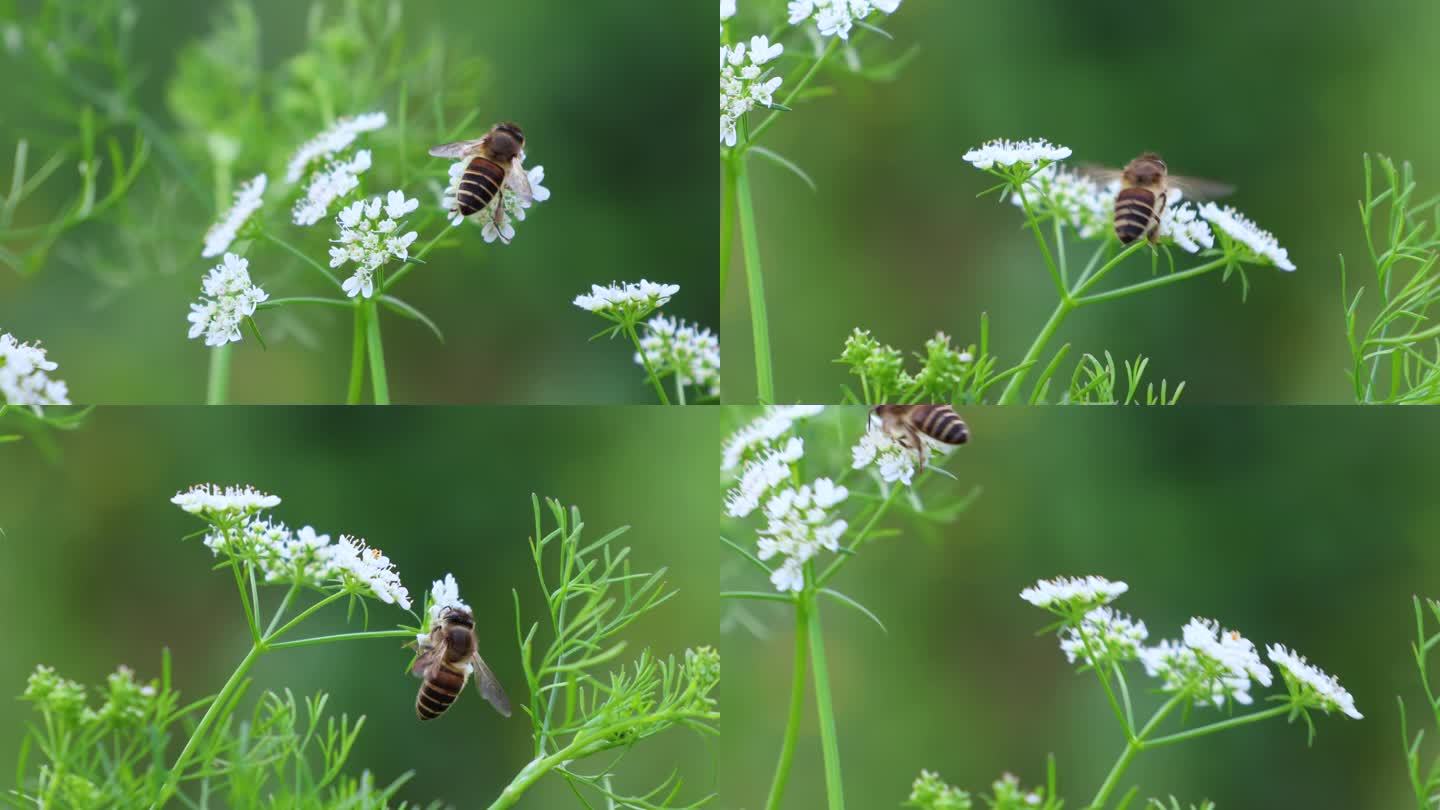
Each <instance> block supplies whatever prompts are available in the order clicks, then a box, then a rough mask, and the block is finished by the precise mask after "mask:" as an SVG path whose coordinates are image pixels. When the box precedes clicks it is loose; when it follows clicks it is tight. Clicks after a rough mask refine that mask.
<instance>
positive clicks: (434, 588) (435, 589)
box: [430, 574, 473, 627]
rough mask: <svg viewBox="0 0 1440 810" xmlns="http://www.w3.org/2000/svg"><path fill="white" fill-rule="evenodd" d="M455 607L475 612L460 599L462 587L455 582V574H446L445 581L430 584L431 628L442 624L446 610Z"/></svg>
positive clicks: (438, 580) (440, 580)
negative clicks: (441, 618) (441, 616)
mask: <svg viewBox="0 0 1440 810" xmlns="http://www.w3.org/2000/svg"><path fill="white" fill-rule="evenodd" d="M447 607H453V608H458V609H460V610H463V611H466V612H467V613H469V612H473V611H471V610H470V606H469V605H467V604H465V603H464V602H463V601H461V599H460V586H459V585H458V584H456V582H455V575H454V574H446V575H445V578H444V579H437V580H435V581H434V582H432V583H431V584H430V626H431V627H434V626H435V625H436V624H438V623H439V622H440V615H441V614H442V613H444V612H445V608H447Z"/></svg>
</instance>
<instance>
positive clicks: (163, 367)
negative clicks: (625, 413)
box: [0, 0, 719, 404]
mask: <svg viewBox="0 0 1440 810" xmlns="http://www.w3.org/2000/svg"><path fill="white" fill-rule="evenodd" d="M235 8H238V9H239V11H234V9H235ZM127 9H128V11H127ZM127 13H128V14H133V15H134V20H135V22H134V27H133V31H132V37H133V44H132V45H131V46H130V48H129V53H128V55H123V56H114V55H113V53H112V51H111V50H110V49H108V48H107V47H105V45H104V43H105V42H107V41H109V40H108V37H109V34H107V33H106V32H107V31H110V30H112V29H117V30H118V27H119V26H118V23H117V22H116V21H117V20H120V19H123V18H124V15H126V14H127ZM313 15H318V16H313ZM312 16H313V19H314V20H316V21H317V22H315V23H314V25H313V27H312V23H311V20H312ZM711 25H714V10H713V9H712V8H709V7H708V6H699V5H697V6H693V7H692V6H691V5H689V4H664V6H663V8H661V7H657V6H656V5H655V4H654V3H651V2H645V0H618V2H607V3H574V2H567V1H566V0H528V2H519V3H509V4H504V5H495V4H482V5H477V4H475V3H473V2H465V1H463V0H416V1H415V2H405V3H403V4H401V3H399V2H394V3H392V2H385V1H384V0H381V1H379V2H372V0H316V2H313V3H312V2H304V3H297V2H290V0H253V2H250V1H249V0H241V2H239V3H238V4H235V3H229V2H221V1H220V0H205V1H204V2H192V0H168V1H167V0H159V1H157V2H148V1H147V2H138V0H84V2H82V1H81V0H46V2H44V3H38V2H24V1H23V0H18V1H17V0H0V29H4V30H7V31H8V30H10V28H11V26H18V27H19V30H21V31H23V32H24V33H25V37H22V38H19V39H16V40H15V41H16V42H18V43H19V44H18V47H16V48H14V49H11V48H8V47H6V48H0V72H3V74H4V75H6V76H7V77H9V78H10V79H11V80H10V81H8V82H6V83H5V86H4V87H3V88H0V109H3V110H4V115H3V116H0V178H4V180H3V183H4V186H3V187H4V188H6V189H7V190H8V188H9V177H10V174H11V168H12V167H11V163H12V159H13V155H14V153H15V144H16V141H17V139H20V138H26V139H28V141H29V147H30V155H29V168H30V172H31V173H33V172H34V171H35V170H36V169H38V168H39V167H40V165H41V164H42V163H43V162H44V161H45V160H48V159H49V158H50V157H51V156H52V155H54V154H62V155H64V156H65V163H64V164H63V166H62V167H61V168H60V169H59V170H58V171H57V173H56V174H55V175H54V176H52V178H51V179H50V180H49V181H48V182H47V183H46V184H45V185H44V186H42V187H41V189H40V192H39V193H38V194H37V195H36V196H34V197H31V198H29V199H27V200H26V201H25V202H24V203H23V204H22V205H21V206H20V208H19V210H18V212H17V214H16V221H15V225H16V226H31V225H36V224H43V223H45V222H48V221H50V220H51V219H53V218H55V217H56V216H58V215H59V214H60V213H61V211H62V210H63V207H64V206H67V205H69V204H70V203H71V202H72V201H73V200H74V199H75V197H76V196H77V195H78V194H79V182H78V180H77V179H76V178H77V177H78V175H77V173H76V170H75V164H76V162H77V161H78V159H79V152H78V144H77V133H78V131H79V121H80V117H81V115H82V110H83V109H84V108H85V107H86V106H87V104H88V105H89V106H91V107H93V108H94V109H96V110H97V111H98V114H97V124H98V126H99V127H100V130H101V133H102V137H109V136H111V135H113V136H115V137H117V138H118V139H119V142H120V144H121V145H122V148H123V149H125V150H127V151H128V149H129V146H130V144H131V143H132V142H133V140H134V138H135V133H136V126H134V125H133V121H134V114H133V113H132V112H131V107H132V106H133V107H134V108H136V109H138V110H139V112H140V114H143V115H144V116H146V121H145V124H144V125H143V126H142V128H143V129H146V131H148V132H151V133H152V134H154V133H159V135H160V137H161V138H163V139H164V142H163V143H162V142H159V141H156V142H155V146H154V151H153V153H152V155H151V158H150V163H149V165H147V166H146V167H145V169H144V170H143V173H142V175H141V178H140V180H139V181H138V183H137V186H136V187H135V188H134V189H132V190H131V191H130V193H129V195H128V196H127V197H126V198H125V200H124V201H122V203H121V204H120V205H119V206H117V207H116V208H113V209H111V210H110V211H108V212H106V214H105V215H104V216H103V217H101V218H99V219H98V220H96V221H92V222H87V223H85V224H83V225H81V226H80V227H78V228H77V229H75V230H72V231H70V232H68V233H67V234H65V236H64V237H63V238H62V239H61V240H60V241H59V243H58V244H57V245H55V246H54V248H53V250H51V251H50V253H49V255H48V257H47V258H46V260H45V261H44V262H43V264H42V265H41V266H40V269H39V271H38V273H36V274H34V275H33V276H32V277H22V276H21V275H20V274H19V273H17V272H15V271H13V270H11V269H9V268H7V267H5V266H3V265H0V326H3V328H4V329H5V330H6V331H10V332H13V333H15V334H16V335H18V336H20V337H21V338H22V339H24V340H41V341H44V343H45V345H46V347H47V348H48V349H49V350H50V356H51V359H53V360H56V361H58V362H59V363H60V372H59V376H60V377H61V378H62V379H66V380H67V381H68V382H69V384H70V391H71V398H72V399H73V400H74V401H77V402H103V403H141V404H145V403H160V402H164V403H171V402H189V403H195V402H200V401H203V398H204V390H205V374H206V364H207V361H208V355H209V352H208V350H207V349H206V348H205V347H204V346H203V345H201V342H200V341H198V340H188V341H187V340H186V337H185V333H186V330H187V328H188V324H187V323H186V320H185V316H186V315H187V314H188V312H189V309H188V305H189V303H190V302H191V301H194V300H195V299H196V298H197V297H198V295H199V293H200V279H201V277H202V276H203V275H204V274H205V273H206V271H207V270H209V268H210V267H211V266H213V265H214V264H215V263H216V261H215V260H209V259H202V258H201V257H200V250H201V242H202V237H203V235H204V233H205V231H206V229H207V228H208V227H209V226H210V224H211V222H213V221H214V217H215V215H216V208H217V202H216V197H217V193H216V189H217V187H219V186H221V185H224V184H221V183H217V182H216V177H215V175H216V171H215V168H214V167H215V162H214V161H213V160H211V157H210V155H211V151H210V149H209V147H208V139H209V136H211V135H213V134H221V135H223V136H224V137H226V138H229V139H231V140H233V141H234V142H235V143H236V144H237V146H238V148H239V157H238V159H237V161H236V163H235V166H234V168H233V178H231V183H239V182H240V181H242V180H245V179H248V178H249V177H251V176H253V175H254V174H256V173H258V172H260V171H262V170H266V171H269V173H270V180H271V184H270V190H269V192H267V198H268V202H267V208H266V210H265V212H264V215H265V216H266V217H267V218H268V221H269V223H270V225H271V227H272V228H276V229H277V231H276V232H277V233H278V234H279V235H281V237H282V238H284V239H286V240H287V241H290V242H292V243H294V244H296V245H298V246H300V247H301V248H302V249H303V250H305V251H306V252H307V253H309V254H310V255H313V256H316V257H319V258H320V259H321V261H322V262H327V261H328V260H327V259H326V248H327V247H328V245H327V242H326V240H328V239H330V238H332V237H333V236H334V226H333V223H332V222H331V221H330V220H322V221H321V222H320V223H319V224H317V225H316V226H313V227H312V228H309V229H304V230H302V229H300V228H298V227H296V226H293V225H291V224H290V223H289V212H290V206H291V204H292V203H293V200H294V197H295V193H294V192H293V191H291V190H288V189H285V188H283V185H284V184H283V182H282V180H283V175H284V166H285V162H286V161H287V160H288V159H289V157H290V155H291V154H292V152H293V151H294V149H295V148H296V147H297V146H299V144H300V143H302V142H303V141H305V140H306V139H308V138H310V137H311V136H313V135H314V134H315V133H316V132H318V131H319V130H320V129H322V127H324V126H325V125H326V124H327V123H328V118H329V117H330V116H335V115H345V114H355V113H361V112H366V111H370V110H383V111H385V112H386V113H388V114H389V116H390V121H391V124H390V126H388V127H387V128H386V129H384V130H382V131H379V132H374V133H369V134H366V135H363V136H362V137H361V138H360V140H359V144H360V145H361V146H366V147H369V148H371V149H372V151H373V153H374V163H375V166H374V168H373V169H372V170H371V171H370V172H369V173H367V174H366V175H365V182H366V188H367V191H368V192H369V193H371V194H374V193H376V192H383V191H384V190H385V189H389V188H394V187H397V186H399V185H400V184H403V187H404V188H405V189H406V190H407V191H408V192H409V193H411V194H412V195H413V196H415V197H417V198H418V199H419V200H420V201H421V205H422V208H421V209H420V211H419V212H417V214H415V215H412V217H411V224H412V225H415V224H419V218H420V216H421V215H422V214H424V213H425V212H427V211H429V210H430V208H431V206H438V204H439V203H438V200H439V193H440V191H441V190H442V188H443V186H444V184H445V183H446V181H447V176H446V168H447V167H448V162H447V161H443V160H439V159H430V158H428V157H426V156H425V150H426V149H427V148H428V147H429V146H430V145H432V144H435V143H438V142H441V141H444V140H447V139H448V138H449V136H450V135H451V134H452V133H451V132H449V131H448V130H449V129H450V128H453V127H454V126H455V125H456V124H457V123H459V122H460V121H461V120H462V119H463V118H464V116H466V115H469V114H471V113H472V112H473V113H475V114H476V115H477V117H476V119H475V121H474V123H473V124H472V125H471V126H470V127H468V128H466V130H465V131H464V132H461V133H459V134H460V136H461V137H479V135H481V134H482V133H483V132H484V131H485V130H486V128H488V127H489V126H490V125H491V124H492V123H493V122H495V121H499V120H505V119H513V120H515V121H518V122H520V123H521V124H522V125H523V126H524V128H525V130H526V133H527V136H528V142H527V146H528V153H529V161H528V165H531V166H533V165H537V164H540V165H544V167H545V170H546V176H545V185H546V186H547V187H549V188H550V189H551V191H552V192H553V196H552V197H551V199H550V200H549V202H547V203H545V204H544V205H543V206H540V207H539V208H538V209H537V210H534V211H532V212H531V214H532V215H531V217H530V218H529V219H528V220H527V221H525V222H523V223H520V224H519V227H518V230H519V234H518V236H517V238H516V239H515V240H514V243H513V244H511V245H509V246H504V245H500V244H498V243H496V244H491V245H487V244H485V243H484V242H483V241H482V240H481V238H480V230H479V227H478V226H473V225H470V224H468V223H467V224H466V226H465V227H464V228H460V229H456V230H455V231H454V232H453V233H452V237H451V238H447V242H449V243H452V244H450V245H448V246H447V245H446V243H442V245H441V247H439V248H437V249H436V251H435V252H434V253H432V254H431V255H430V256H429V257H427V262H428V263H427V264H425V265H423V266H422V267H419V268H418V269H416V270H415V271H414V272H413V273H412V274H411V275H410V276H409V277H408V278H407V279H406V280H405V281H404V283H402V284H400V285H399V286H397V287H396V288H395V293H396V294H397V295H399V296H400V297H401V298H404V299H406V300H407V301H409V302H410V303H411V304H413V305H415V306H416V307H419V308H420V309H421V310H423V311H425V312H426V313H427V314H428V315H430V316H431V317H432V318H433V319H434V321H435V322H436V323H437V324H438V325H439V326H440V328H441V329H442V330H443V331H444V333H445V337H446V342H445V343H444V344H440V343H438V342H437V341H436V340H435V338H434V337H433V336H432V335H431V334H430V333H429V332H428V331H427V330H426V329H425V328H424V327H422V326H421V325H420V324H418V323H416V322H414V321H409V320H405V319H403V318H400V317H399V316H396V315H394V313H387V314H386V318H385V320H384V332H385V336H386V342H387V346H386V348H387V360H388V366H389V373H390V387H391V391H392V396H393V397H394V399H395V400H396V401H410V402H422V403H424V402H454V403H464V402H501V403H506V402H508V403H524V402H565V403H609V402H627V401H628V402H642V403H643V402H652V401H653V396H654V395H653V393H652V392H651V391H649V389H648V388H647V387H646V386H645V385H644V383H643V377H642V374H641V372H640V370H639V367H638V366H636V365H635V364H634V363H633V361H632V354H633V350H631V349H626V348H624V347H622V346H621V345H620V344H618V343H604V342H597V343H594V344H591V343H587V342H586V341H587V339H588V338H589V337H590V335H592V334H594V333H595V332H597V331H599V328H600V327H601V326H602V325H603V324H602V322H601V321H600V320H599V319H598V318H596V317H595V316H593V315H591V314H590V313H587V312H584V311H582V310H580V309H578V308H576V307H574V306H573V305H572V304H571V301H572V299H573V298H574V297H575V295H577V294H579V293H582V292H588V291H589V286H590V285H591V284H592V283H599V284H605V283H609V282H611V281H612V280H622V281H624V280H631V281H635V280H639V279H640V278H641V277H647V278H650V279H652V280H661V281H666V282H672V283H678V284H679V285H680V287H681V292H680V294H679V295H678V296H676V297H675V299H674V300H673V301H672V302H671V304H670V305H669V306H667V307H666V310H667V312H669V313H670V314H672V315H677V316H682V317H684V318H686V319H689V320H696V321H699V322H701V323H702V324H704V325H705V326H707V327H710V328H716V327H718V323H717V320H718V311H719V304H718V293H717V286H716V280H715V274H714V271H713V267H714V256H715V237H714V231H711V230H710V227H711V223H713V222H714V214H715V212H716V203H715V198H714V197H711V196H710V193H711V190H712V189H713V188H714V186H713V182H714V181H713V180H712V179H711V177H712V175H711V173H710V171H709V169H708V166H709V159H708V154H709V152H708V149H709V146H708V141H706V140H705V139H703V138H702V135H706V134H708V133H709V132H710V125H709V118H708V113H706V110H707V109H708V102H705V99H706V98H711V96H710V95H709V94H710V93H712V92H714V84H713V81H714V79H713V76H712V74H711V73H710V70H711V69H710V68H709V67H708V66H706V63H705V62H704V61H703V60H701V59H699V58H698V54H700V53H702V48H701V45H702V44H703V43H704V42H705V41H708V38H709V36H710V34H709V31H710V30H711V29H710V28H709V26H711ZM61 31H67V32H68V33H66V34H65V35H64V37H63V38H62V37H61V35H60V34H59V33H54V32H61ZM702 37H704V39H703V40H702ZM11 39H12V38H11V37H9V35H8V34H7V40H6V41H7V42H9V41H11ZM57 40H58V41H60V42H61V43H62V45H63V47H61V48H60V50H59V51H57V52H58V53H63V54H64V56H63V65H64V67H63V69H62V70H58V71H56V70H51V69H49V68H47V67H45V65H46V61H45V60H44V59H42V58H41V55H40V53H39V50H38V48H37V47H36V46H37V45H38V46H39V47H41V48H48V47H49V46H50V45H51V44H53V43H54V42H55V41H57ZM431 48H433V49H435V50H427V49H431ZM442 52H443V57H437V58H435V59H430V58H429V57H431V56H435V55H436V54H440V53H442ZM112 57H113V59H114V60H118V64H120V65H123V66H124V69H123V71H122V70H121V69H120V68H117V67H115V65H114V64H112ZM116 85H122V86H126V87H130V86H133V92H132V93H129V94H128V96H127V94H122V93H119V92H116V91H114V90H113V88H114V87H115V86H116ZM85 88H89V89H90V90H92V91H93V92H94V94H93V95H89V96H87V95H86V93H85ZM402 95H404V96H405V97H406V98H407V109H408V116H407V117H408V118H409V119H410V120H409V125H408V128H407V134H406V136H405V137H406V142H405V144H404V145H403V151H402V144H401V143H400V136H399V127H398V125H397V122H398V120H399V117H400V100H401V97H402ZM126 98H133V105H132V104H131V102H130V101H127V100H125V99H126ZM437 120H438V121H443V122H444V126H443V127H441V126H439V125H437V123H436V122H437ZM702 125H703V126H702ZM102 148H103V141H102ZM402 154H403V155H404V156H405V159H404V160H403V161H402V160H401V159H400V156H401V155H402ZM108 171H109V169H108V167H107V168H104V169H103V174H102V178H103V180H102V183H101V193H102V194H103V193H104V191H105V189H106V188H108V183H109V180H108ZM282 195H283V199H282ZM219 196H220V197H221V198H222V200H223V201H224V204H225V205H228V199H229V198H228V194H220V195H219ZM332 214H333V212H332ZM438 229H439V225H438V224H434V225H432V226H430V227H429V228H428V229H425V230H423V231H422V233H421V235H420V239H419V241H418V243H417V245H419V244H424V242H425V241H427V240H428V239H429V237H430V236H433V235H434V234H435V233H436V232H437V231H438ZM0 247H4V248H8V249H10V250H12V251H16V252H19V251H22V250H27V249H30V248H33V247H34V244H33V242H32V241H29V240H28V238H27V239H20V240H18V241H14V242H12V241H10V240H0ZM249 256H250V259H251V273H252V276H253V277H254V278H255V279H256V280H257V281H258V282H259V283H260V284H261V285H262V286H264V287H265V288H266V290H267V291H268V292H269V293H270V295H271V297H281V296H294V295H315V294H321V293H324V292H325V291H326V287H325V284H324V282H323V281H322V280H320V279H318V278H317V277H315V276H314V271H313V270H311V269H308V268H305V267H304V266H303V265H302V264H301V263H300V262H299V260H297V259H295V258H293V257H292V256H290V255H289V254H287V253H285V252H284V251H282V250H281V249H279V248H277V247H275V246H274V245H270V244H257V245H254V246H252V247H251V248H250V251H249ZM392 268H393V266H392ZM259 322H260V325H261V328H262V330H264V333H265V337H266V339H267V341H268V343H269V350H268V351H266V350H263V349H262V348H261V347H260V346H259V344H258V343H257V342H256V341H255V340H254V338H253V336H250V335H247V337H246V339H245V341H244V342H243V343H242V344H241V345H239V346H238V347H236V357H235V361H234V366H235V367H234V378H233V383H232V386H231V391H232V394H231V398H232V400H234V401H239V402H281V403H294V402H319V403H326V402H337V401H341V400H343V398H344V393H345V381H346V374H347V370H348V363H349V357H350V354H349V349H350V330H351V326H350V316H349V313H348V312H347V311H344V310H338V309H336V310H331V309H329V308H317V307H302V308H298V309H297V308H289V309H286V310H282V311H279V312H276V311H268V312H263V313H261V317H260V318H259Z"/></svg>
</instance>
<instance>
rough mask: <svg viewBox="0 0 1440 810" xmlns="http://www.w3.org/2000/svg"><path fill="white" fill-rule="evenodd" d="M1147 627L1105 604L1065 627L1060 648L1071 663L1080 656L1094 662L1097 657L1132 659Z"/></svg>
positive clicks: (1147, 631) (1144, 638)
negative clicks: (1070, 625) (1078, 621)
mask: <svg viewBox="0 0 1440 810" xmlns="http://www.w3.org/2000/svg"><path fill="white" fill-rule="evenodd" d="M1149 637H1150V631H1149V630H1147V629H1145V623H1144V622H1142V621H1136V620H1135V619H1133V618H1131V617H1129V616H1126V615H1125V614H1123V613H1118V612H1116V611H1114V610H1112V609H1110V608H1108V607H1098V608H1095V609H1094V610H1092V611H1090V612H1089V613H1086V614H1085V618H1084V619H1082V620H1081V621H1080V624H1078V625H1075V626H1072V627H1068V628H1066V629H1065V632H1064V633H1062V634H1061V636H1060V649H1061V651H1062V652H1064V653H1065V658H1066V659H1067V660H1068V661H1069V662H1070V663H1072V664H1073V663H1075V662H1076V661H1077V660H1083V661H1084V662H1085V663H1086V664H1089V665H1091V666H1094V665H1095V662H1096V661H1097V660H1098V661H1102V662H1104V661H1115V662H1119V661H1133V660H1135V659H1136V658H1138V657H1139V656H1140V649H1141V647H1142V646H1143V645H1144V644H1145V640H1146V639H1148V638H1149Z"/></svg>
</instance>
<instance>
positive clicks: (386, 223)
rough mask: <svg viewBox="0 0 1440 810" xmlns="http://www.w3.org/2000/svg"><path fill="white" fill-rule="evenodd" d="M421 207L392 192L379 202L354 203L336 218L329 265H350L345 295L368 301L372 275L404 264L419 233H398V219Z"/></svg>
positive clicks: (372, 291) (373, 288)
mask: <svg viewBox="0 0 1440 810" xmlns="http://www.w3.org/2000/svg"><path fill="white" fill-rule="evenodd" d="M419 205H420V202H419V200H414V199H407V198H406V197H405V193H404V192H402V191H391V192H390V193H389V194H387V195H386V197H385V200H384V201H383V202H382V201H381V199H380V198H379V197H375V198H373V199H371V200H370V201H369V202H366V201H364V200H356V201H355V202H353V203H351V204H350V205H348V206H346V207H345V209H344V210H342V211H341V212H340V214H339V215H338V216H336V217H335V222H336V224H337V225H339V226H340V238H339V239H334V240H331V241H333V242H334V243H335V246H334V247H332V248H330V266H331V267H340V266H342V265H344V264H346V263H347V262H353V263H354V264H355V265H356V267H355V272H354V274H353V275H351V276H350V278H348V279H346V280H345V282H344V283H343V284H342V285H341V287H342V288H343V289H344V291H345V294H346V295H348V296H350V297H351V298H354V297H355V296H357V295H360V296H363V297H365V298H370V297H371V296H373V295H374V294H375V272H376V271H377V270H379V269H380V268H381V267H382V266H383V265H384V264H385V263H386V262H388V261H390V260H391V259H392V258H393V259H399V260H400V261H402V262H403V261H405V260H406V259H407V258H409V256H410V245H411V243H413V242H414V241H415V238H416V236H418V234H417V233H416V232H415V231H410V232H408V233H404V234H401V233H400V232H399V231H400V228H401V222H400V220H401V219H402V218H403V217H404V216H405V215H406V214H408V213H410V212H411V211H414V210H415V209H416V208H417V207H418V206H419Z"/></svg>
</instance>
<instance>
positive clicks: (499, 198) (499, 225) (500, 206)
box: [494, 188, 510, 245]
mask: <svg viewBox="0 0 1440 810" xmlns="http://www.w3.org/2000/svg"><path fill="white" fill-rule="evenodd" d="M494 222H495V235H496V236H498V237H500V241H501V242H504V243H505V244H507V245H508V244H510V240H509V239H506V238H505V227H504V226H505V189H503V188H502V189H500V190H499V191H497V192H495V219H494Z"/></svg>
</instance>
